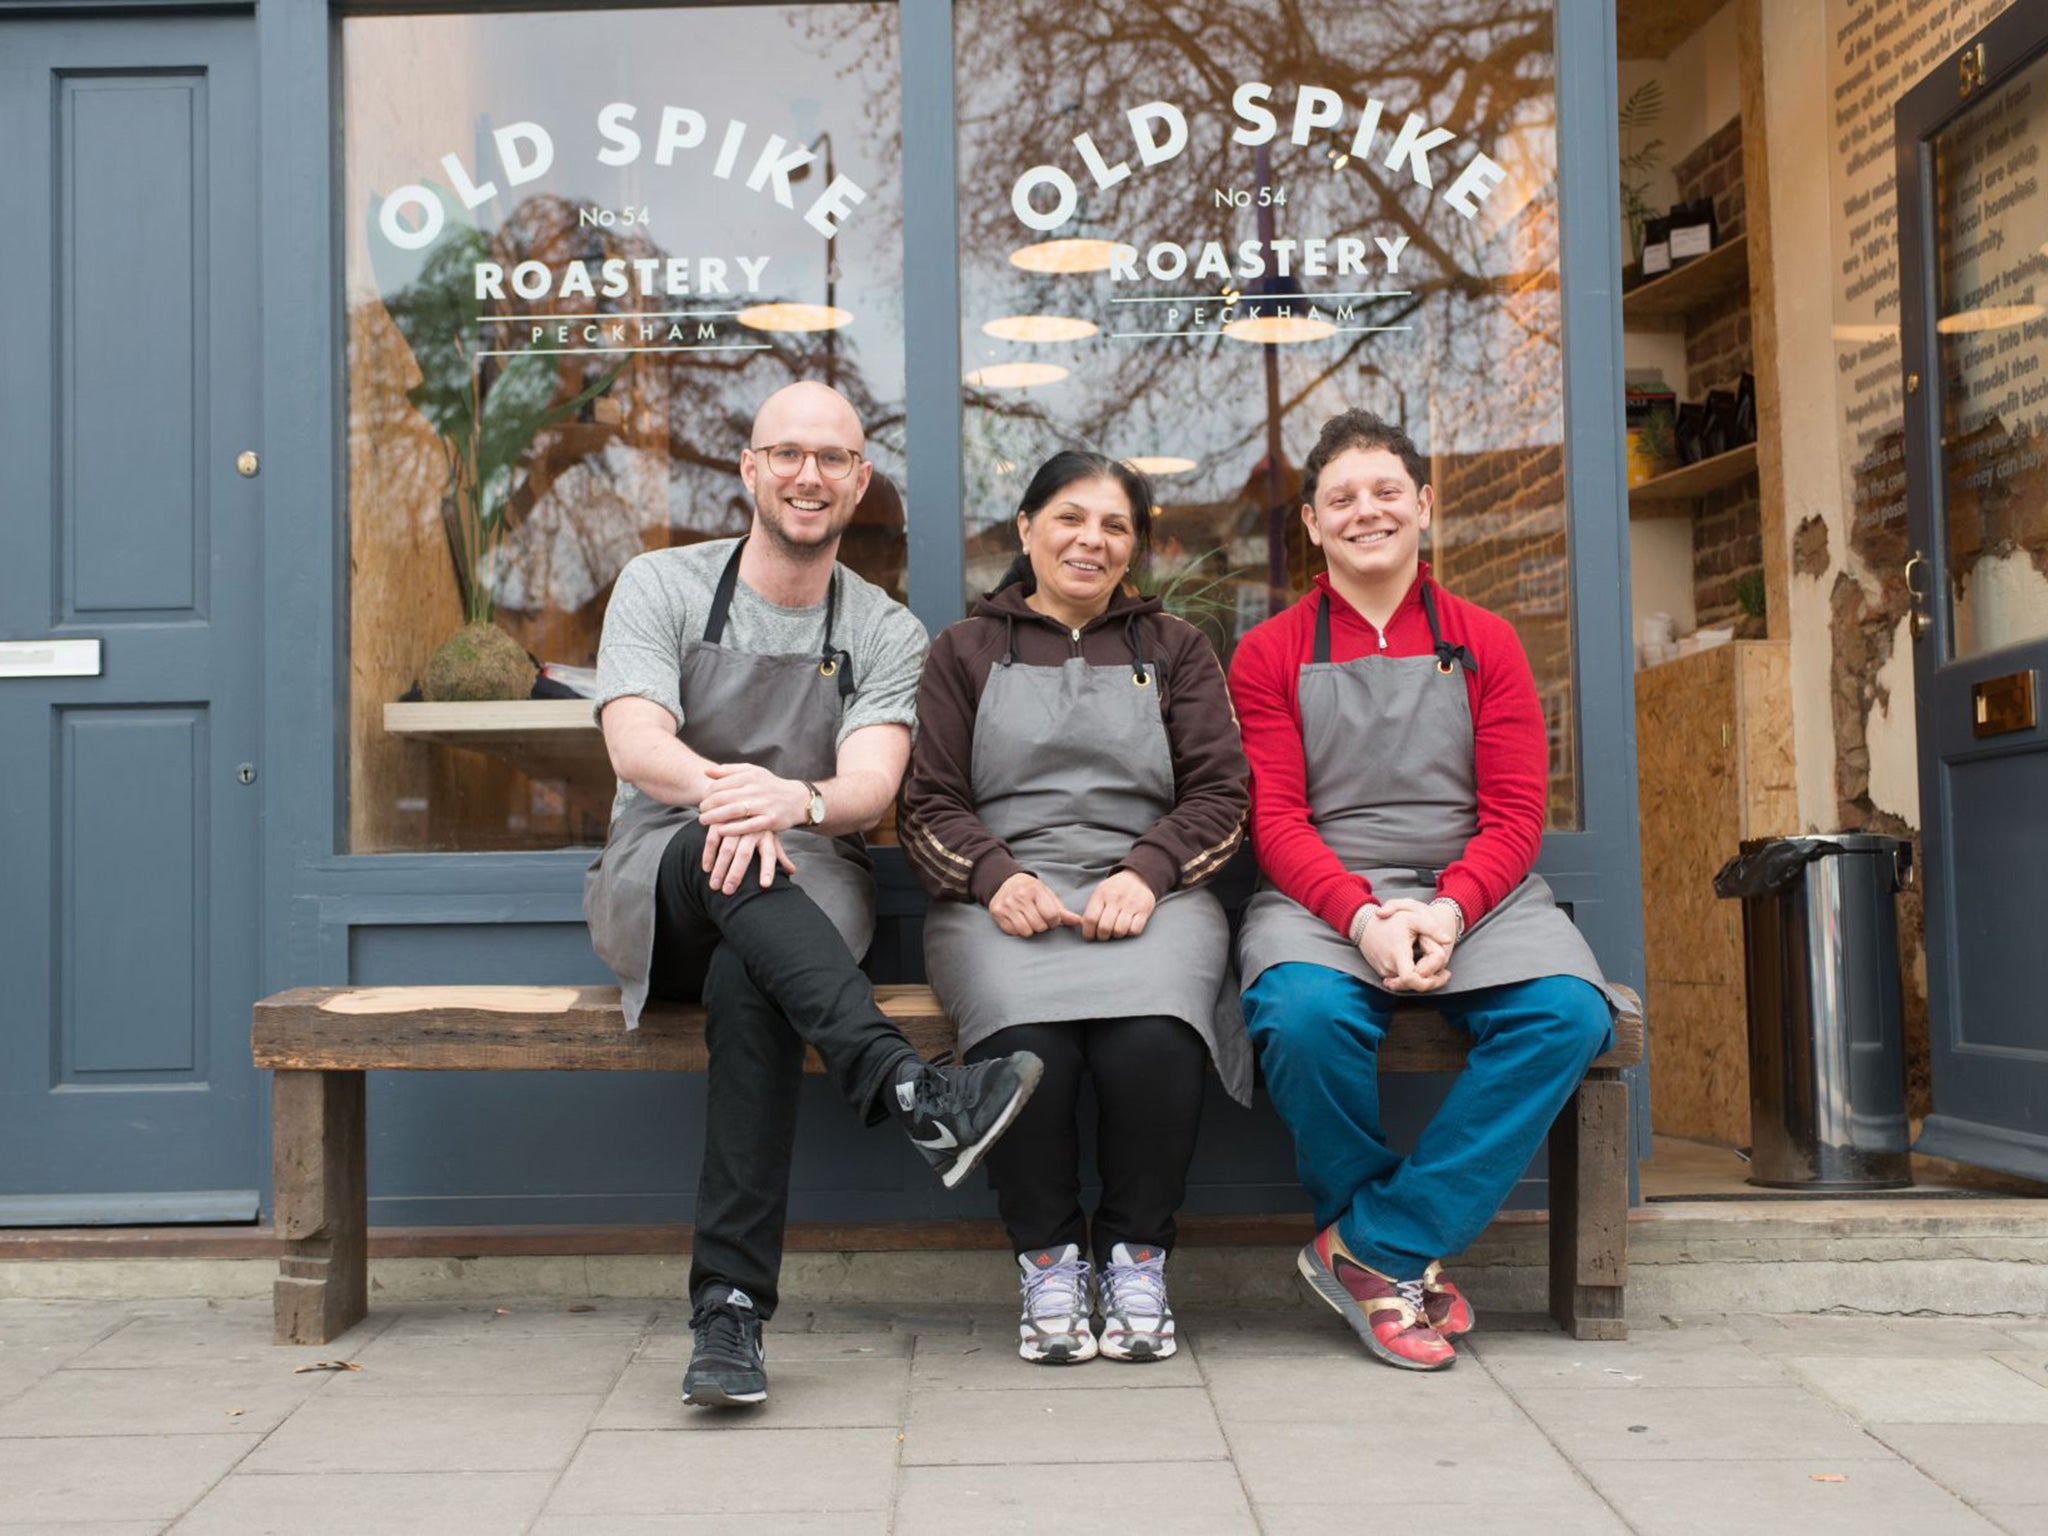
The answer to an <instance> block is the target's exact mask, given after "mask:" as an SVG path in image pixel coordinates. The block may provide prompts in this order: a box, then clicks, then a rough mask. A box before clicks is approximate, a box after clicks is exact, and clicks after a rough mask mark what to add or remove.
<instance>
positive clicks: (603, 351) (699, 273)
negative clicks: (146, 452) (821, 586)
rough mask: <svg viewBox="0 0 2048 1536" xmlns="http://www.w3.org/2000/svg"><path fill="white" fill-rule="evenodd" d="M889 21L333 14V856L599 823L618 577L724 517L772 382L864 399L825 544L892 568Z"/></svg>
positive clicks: (467, 845) (736, 502) (896, 406)
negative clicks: (844, 527) (859, 453)
mask: <svg viewBox="0 0 2048 1536" xmlns="http://www.w3.org/2000/svg"><path fill="white" fill-rule="evenodd" d="M849 23H854V24H857V25H858V29H859V31H860V33H861V35H862V38H863V42H864V46H865V48H866V50H867V51H866V54H865V56H864V58H863V60H862V66H863V67H862V70H861V72H860V73H859V74H857V75H856V74H854V73H852V72H850V71H849V70H847V69H846V68H845V67H844V59H843V57H842V55H841V54H840V53H839V51H838V50H839V47H840V42H841V38H842V35H843V32H844V29H845V28H846V26H847V25H848V24H849ZM896 36H897V33H896V11H895V8H894V7H893V6H890V5H858V4H857V5H841V6H835V5H761V6H745V5H735V6H703V7H693V8H687V9H686V8H677V9H673V10H654V9H630V10H615V11H588V10H579V11H575V12H573V13H571V12H550V11H524V10H522V11H517V12H512V13H505V14H488V13H486V14H465V15H430V16H384V15H378V16H356V17H350V18H348V19H346V20H345V21H344V22H343V23H342V55H343V70H344V73H343V163H344V174H343V185H344V193H343V199H344V201H343V206H342V218H341V224H342V228H343V232H344V237H345V240H346V250H345V266H346V297H345V305H346V314H345V326H346V355H347V365H348V381H347V382H348V389H347V402H348V423H347V426H348V512H349V534H348V538H349V570H350V585H349V619H350V626H349V637H350V638H349V699H350V730H349V763H348V766H349V775H348V783H349V798H348V839H347V842H348V846H349V847H350V848H351V849H352V850H353V851H356V852H360V853H368V852H383V851H411V850H429V849H433V850H449V849H521V848H548V847H558V846H563V845H573V844H590V843H596V842H600V841H602V839H603V836H604V829H605V820H606V815H607V812H608V809H609V806H610V804H611V799H612V790H613V783H612V776H611V772H610V769H609V767H608V765H607V763H606V760H605V754H604V749H603V744H602V742H601V740H600V738H599V736H598V734H597V731H596V729H595V728H594V726H593V724H592V722H591V719H590V711H589V708H588V706H587V704H583V703H581V702H579V701H578V700H577V699H576V698H575V697H574V693H573V691H574V690H575V689H576V688H578V687H581V686H584V685H585V683H586V672H587V669H589V668H591V667H593V666H594V665H595V663H596V657H597V644H598V637H599V634H600V631H601V629H602V625H603V620H604V608H605V603H606V601H607V599H608V597H609V595H610V592H611V589H612V584H613V582H614V581H615V580H616V579H617V577H618V573H619V571H620V569H621V567H623V566H624V565H625V563H626V562H627V561H628V560H629V559H631V558H632V557H633V556H634V555H637V554H639V553H641V552H642V551H643V550H648V549H656V548H661V547H665V546H668V545H673V544H682V543H690V542H694V541H696V540H701V539H710V538H721V537H726V536H729V535H732V534H737V533H741V532H744V531H745V529H746V527H747V523H748V518H749V515H750V511H751V504H750V502H749V500H748V498H747V495H746V492H745V489H744V487H743V486H742V485H741V484H740V480H739V475H738V469H737V466H738V458H739V452H740V449H741V448H742V447H743V446H745V444H746V439H747V431H748V428H749V426H750V425H751V422H752V417H753V412H754V410H755V408H756V407H757V406H758V405H759V403H760V402H761V400H762V399H763V398H765V397H766V396H767V395H768V394H769V393H770V392H771V391H772V390H774V389H775V388H777V387H779V386H780V385H782V384H785V383H787V382H789V381H790V380H792V379H796V378H816V379H823V380H825V381H827V382H829V383H833V384H835V385H836V386H837V387H838V388H839V389H841V390H842V391H844V392H845V393H846V394H847V395H848V396H849V397H850V398H851V399H852V401H853V402H854V405H855V407H856V408H857V409H858V410H859V411H860V413H861V415H862V418H863V420H864V421H865V422H866V423H867V428H868V453H869V456H870V457H871V458H872V459H873V460H874V461H875V465H876V475H875V480H874V484H875V487H876V488H875V489H874V490H873V491H871V492H870V493H869V496H868V498H867V500H866V501H865V502H864V504H863V506H862V508H861V511H860V513H859V514H858V515H857V517H856V520H855V523H854V525H853V527H852V528H851V529H849V531H848V534H847V537H846V539H845V541H844V543H843V545H842V548H841V558H842V559H843V560H845V561H846V562H847V563H848V564H850V565H852V566H853V567H854V568H855V569H856V570H858V571H860V572H861V573H862V574H863V575H866V576H867V577H869V578H870V579H871V580H873V581H876V582H877V583H879V584H880V585H882V586H883V587H884V588H887V589H888V590H890V591H892V592H894V593H896V594H898V595H899V596H900V595H901V593H902V590H903V575H904V565H905V558H904V550H905V546H904V518H903V506H902V502H901V499H900V497H899V496H898V495H897V494H896V491H895V489H894V488H893V487H895V486H900V485H901V484H902V482H903V462H902V445H903V396H904V387H903V342H902V335H903V317H902V306H903V295H902V271H903V253H902V205H901V199H900V195H899V191H898V188H899V186H900V175H899V172H898V164H899V159H900V142H899V134H900V122H899V111H898V102H899V100H900V91H899V88H898V81H897V77H896V70H897V62H896V60H897V53H896ZM471 626H475V627H474V628H471ZM501 652H502V653H503V654H499V653H501ZM529 656H530V657H531V658H532V659H533V661H538V662H541V663H545V664H546V665H547V672H546V674H545V679H544V681H543V682H542V687H541V691H542V692H543V693H547V692H558V693H560V694H561V695H563V696H562V697H556V698H546V697H538V698H537V697H533V696H532V694H533V692H534V689H533V686H532V685H533V681H534V679H535V675H536V674H535V671H534V667H533V665H532V662H529V661H527V660H526V658H527V657H529ZM422 694H423V695H424V697H422V696H421V695H422Z"/></svg>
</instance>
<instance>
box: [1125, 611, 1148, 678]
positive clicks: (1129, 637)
mask: <svg viewBox="0 0 2048 1536" xmlns="http://www.w3.org/2000/svg"><path fill="white" fill-rule="evenodd" d="M1139 617H1140V616H1139V615H1138V614H1136V613H1133V614H1132V615H1131V616H1130V617H1129V618H1128V619H1125V620H1124V639H1125V640H1126V641H1128V642H1129V643H1130V647H1131V681H1132V682H1133V683H1135V684H1136V685H1137V686H1138V687H1140V688H1142V687H1144V686H1145V684H1146V683H1148V682H1149V681H1151V679H1150V678H1149V677H1148V676H1147V674H1146V672H1145V632H1144V630H1143V629H1141V628H1140V627H1139V625H1138V619H1139Z"/></svg>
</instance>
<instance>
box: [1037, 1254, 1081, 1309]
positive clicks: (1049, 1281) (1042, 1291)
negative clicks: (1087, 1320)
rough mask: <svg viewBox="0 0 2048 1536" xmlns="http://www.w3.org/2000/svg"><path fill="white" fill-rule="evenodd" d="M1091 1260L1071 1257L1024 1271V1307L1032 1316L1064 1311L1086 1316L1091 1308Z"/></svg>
mask: <svg viewBox="0 0 2048 1536" xmlns="http://www.w3.org/2000/svg"><path fill="white" fill-rule="evenodd" d="M1088 1267H1089V1266H1088V1261H1087V1260H1086V1259H1068V1260H1066V1261H1065V1262H1064V1263H1060V1264H1049V1265H1047V1266H1046V1267H1045V1268H1044V1269H1032V1270H1028V1271H1026V1272H1025V1275H1024V1310H1025V1311H1026V1312H1028V1313H1030V1314H1031V1316H1033V1317H1047V1316H1050V1315H1052V1314H1053V1313H1055V1312H1057V1313H1061V1314H1063V1315H1065V1316H1068V1317H1084V1316H1086V1315H1087V1312H1088Z"/></svg>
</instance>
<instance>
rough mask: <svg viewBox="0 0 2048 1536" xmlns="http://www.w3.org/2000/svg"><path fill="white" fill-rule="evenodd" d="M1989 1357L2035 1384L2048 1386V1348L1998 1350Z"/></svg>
mask: <svg viewBox="0 0 2048 1536" xmlns="http://www.w3.org/2000/svg"><path fill="white" fill-rule="evenodd" d="M1991 1358H1992V1359H1993V1360H1996V1361H1997V1362H1998V1363H1999V1364H2000V1365H2002V1366H2004V1367H2005V1368H2006V1369H2007V1370H2008V1371H2017V1372H2018V1373H2019V1374H2020V1375H2021V1376H2023V1377H2025V1378H2026V1379H2027V1380H2028V1381H2031V1382H2033V1383H2035V1384H2036V1385H2037V1386H2042V1387H2048V1349H2029V1350H2014V1351H2013V1352H2011V1353H2009V1354H2008V1353H2006V1352H2004V1351H1999V1352H1997V1353H1994V1354H1993V1355H1992V1356H1991Z"/></svg>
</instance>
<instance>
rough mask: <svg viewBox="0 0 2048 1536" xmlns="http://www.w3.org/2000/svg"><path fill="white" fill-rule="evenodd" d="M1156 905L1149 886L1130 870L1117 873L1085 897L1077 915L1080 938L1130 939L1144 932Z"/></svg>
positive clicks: (1156, 902) (1157, 901) (1156, 899)
mask: <svg viewBox="0 0 2048 1536" xmlns="http://www.w3.org/2000/svg"><path fill="white" fill-rule="evenodd" d="M1158 905H1159V898H1158V897H1156V896H1154V895H1153V894H1152V887H1151V886H1149V885H1147V884H1146V883H1145V882H1144V880H1143V879H1142V878H1141V877H1140V876H1138V875H1136V874H1133V873H1132V872H1131V871H1130V870H1128V869H1120V870H1118V871H1117V872H1116V873H1115V874H1113V875H1111V876H1110V877H1109V878H1108V879H1107V880H1105V881H1103V882H1102V884H1100V885H1098V886H1097V887H1095V890H1094V892H1093V893H1092V894H1091V895H1090V896H1089V897H1088V907H1087V910H1086V911H1084V912H1083V913H1082V914H1081V937H1082V938H1084V939H1134V938H1136V937H1137V936H1138V935H1139V934H1141V933H1143V932H1144V931H1145V920H1146V919H1147V918H1149V917H1150V916H1151V915H1152V909H1153V908H1154V907H1156V906H1158Z"/></svg>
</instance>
